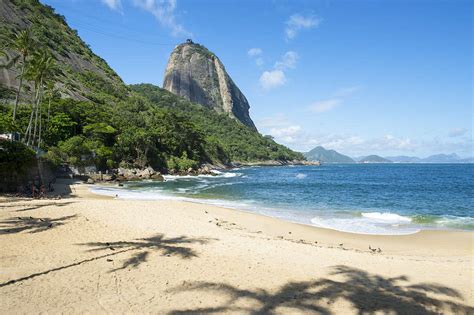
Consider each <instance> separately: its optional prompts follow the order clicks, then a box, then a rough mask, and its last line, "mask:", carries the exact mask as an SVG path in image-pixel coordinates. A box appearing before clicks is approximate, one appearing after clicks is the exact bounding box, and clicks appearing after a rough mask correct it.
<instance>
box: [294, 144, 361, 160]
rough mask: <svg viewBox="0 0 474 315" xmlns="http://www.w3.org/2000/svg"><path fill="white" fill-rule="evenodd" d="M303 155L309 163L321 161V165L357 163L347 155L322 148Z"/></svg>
mask: <svg viewBox="0 0 474 315" xmlns="http://www.w3.org/2000/svg"><path fill="white" fill-rule="evenodd" d="M303 155H304V156H305V157H306V159H307V160H308V161H319V162H321V163H355V161H354V160H353V159H351V158H350V157H348V156H347V155H344V154H341V153H339V152H337V151H334V150H326V149H325V148H323V147H321V146H319V147H316V148H314V149H313V150H311V151H309V152H306V153H303Z"/></svg>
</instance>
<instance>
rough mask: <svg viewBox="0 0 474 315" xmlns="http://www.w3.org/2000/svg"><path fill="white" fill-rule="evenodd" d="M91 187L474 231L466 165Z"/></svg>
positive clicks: (379, 228)
mask: <svg viewBox="0 0 474 315" xmlns="http://www.w3.org/2000/svg"><path fill="white" fill-rule="evenodd" d="M91 190H92V192H94V193H97V194H102V195H109V196H115V197H116V198H120V199H136V200H163V199H174V200H185V201H191V202H197V203H203V204H210V205H217V206H222V207H227V208H236V209H240V210H244V211H248V212H254V213H259V214H263V215H267V216H271V217H276V218H281V219H283V220H287V221H292V222H298V223H302V224H307V225H313V226H317V227H322V228H328V229H333V230H338V231H344V232H351V233H359V234H379V235H403V234H412V233H416V232H418V231H420V230H427V229H428V230H433V229H435V230H446V229H449V230H469V231H473V230H474V164H323V165H321V166H280V167H275V166H273V167H271V166H269V167H264V166H262V167H258V166H257V167H242V168H237V169H232V170H230V171H222V172H221V171H215V174H214V175H213V176H212V175H200V176H171V175H166V176H165V181H164V182H157V181H151V180H150V181H140V182H127V183H125V184H124V186H123V187H111V186H107V187H105V186H95V187H93V188H92V189H91Z"/></svg>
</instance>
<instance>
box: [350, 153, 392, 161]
mask: <svg viewBox="0 0 474 315" xmlns="http://www.w3.org/2000/svg"><path fill="white" fill-rule="evenodd" d="M357 162H358V163H392V161H390V160H387V159H385V158H383V157H381V156H378V155H369V156H366V157H363V158H361V159H360V160H358V161H357Z"/></svg>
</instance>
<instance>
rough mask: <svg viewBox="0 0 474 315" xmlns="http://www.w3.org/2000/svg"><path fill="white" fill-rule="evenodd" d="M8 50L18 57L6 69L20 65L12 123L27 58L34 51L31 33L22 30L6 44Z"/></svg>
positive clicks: (14, 117)
mask: <svg viewBox="0 0 474 315" xmlns="http://www.w3.org/2000/svg"><path fill="white" fill-rule="evenodd" d="M7 48H8V49H12V50H14V51H16V52H17V53H18V55H17V56H16V57H14V58H12V59H11V60H10V61H9V62H8V64H6V65H5V66H6V67H11V66H12V65H15V64H17V63H18V62H20V63H21V68H20V75H19V76H18V78H19V80H20V81H19V84H18V91H17V92H16V96H15V103H14V105H13V121H15V119H16V110H17V107H18V102H19V101H20V93H21V89H22V87H23V78H24V76H25V70H26V67H27V58H28V56H29V55H30V54H31V53H32V51H33V49H34V42H33V38H32V37H31V33H30V31H29V30H23V31H20V32H18V33H17V34H15V37H14V39H13V40H12V41H10V42H9V43H8V44H7Z"/></svg>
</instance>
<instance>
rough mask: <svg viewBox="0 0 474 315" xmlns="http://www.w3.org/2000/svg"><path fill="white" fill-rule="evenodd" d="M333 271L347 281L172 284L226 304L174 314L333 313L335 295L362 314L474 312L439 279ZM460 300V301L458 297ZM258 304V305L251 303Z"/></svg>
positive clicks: (347, 269)
mask: <svg viewBox="0 0 474 315" xmlns="http://www.w3.org/2000/svg"><path fill="white" fill-rule="evenodd" d="M333 269H334V270H333V272H332V273H331V275H332V276H339V277H342V278H343V279H344V280H342V281H335V280H331V279H327V278H322V279H318V280H314V281H301V282H288V283H286V284H285V285H283V286H281V287H279V288H278V289H277V290H276V291H274V290H272V291H268V290H265V289H255V290H245V289H240V288H238V287H234V286H231V285H229V284H224V283H214V282H195V283H191V284H185V285H183V286H180V287H176V288H173V289H171V290H169V292H173V293H177V292H183V291H200V292H202V293H205V292H207V293H210V294H221V295H224V296H225V297H226V298H227V299H226V301H225V303H222V305H218V306H216V307H208V308H197V309H186V310H175V311H172V312H170V314H213V313H222V312H238V313H247V314H274V313H275V312H276V310H277V309H278V308H284V309H286V310H293V312H295V311H299V312H301V313H317V314H331V313H332V312H331V311H330V309H329V308H328V306H327V305H330V304H332V303H334V302H335V301H337V300H345V301H347V302H349V303H350V304H351V305H352V306H353V307H354V308H355V309H356V310H357V313H358V314H375V313H385V314H388V313H390V314H439V313H442V312H451V313H455V314H473V312H474V309H473V308H472V307H469V306H467V305H464V304H462V300H463V297H462V296H461V294H460V293H459V292H457V291H456V290H454V289H452V288H449V287H445V286H441V285H439V284H431V283H420V284H409V283H408V281H409V279H408V278H407V277H406V276H401V277H395V278H385V277H382V276H379V275H376V274H370V273H368V272H367V271H364V270H361V269H357V268H352V267H348V266H335V267H333ZM244 300H245V301H252V302H255V303H256V305H258V307H256V308H255V307H243V306H237V305H238V304H239V302H241V301H244ZM454 301H457V302H454ZM253 305H255V304H253Z"/></svg>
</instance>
